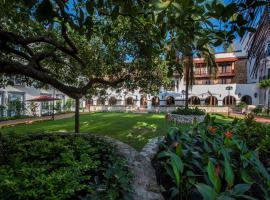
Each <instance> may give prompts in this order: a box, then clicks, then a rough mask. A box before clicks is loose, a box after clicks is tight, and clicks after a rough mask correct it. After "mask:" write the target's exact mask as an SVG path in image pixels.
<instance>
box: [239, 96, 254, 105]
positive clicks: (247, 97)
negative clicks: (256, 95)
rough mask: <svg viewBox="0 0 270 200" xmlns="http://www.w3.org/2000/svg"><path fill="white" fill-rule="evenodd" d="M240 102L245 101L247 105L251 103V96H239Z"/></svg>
mask: <svg viewBox="0 0 270 200" xmlns="http://www.w3.org/2000/svg"><path fill="white" fill-rule="evenodd" d="M241 102H244V103H246V104H247V105H251V104H252V98H251V96H249V95H245V96H243V97H242V98H241Z"/></svg>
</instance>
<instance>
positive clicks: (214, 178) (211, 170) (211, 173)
mask: <svg viewBox="0 0 270 200" xmlns="http://www.w3.org/2000/svg"><path fill="white" fill-rule="evenodd" d="M207 173H208V177H209V179H210V181H211V183H212V184H213V186H214V188H215V190H216V192H217V193H218V192H220V189H221V181H220V178H219V176H218V174H217V173H216V170H215V166H214V164H213V163H212V162H211V160H209V161H208V165H207Z"/></svg>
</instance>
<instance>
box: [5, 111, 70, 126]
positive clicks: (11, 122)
mask: <svg viewBox="0 0 270 200" xmlns="http://www.w3.org/2000/svg"><path fill="white" fill-rule="evenodd" d="M73 116H74V113H67V114H60V115H55V117H54V119H55V120H59V119H65V118H70V117H73ZM51 119H52V116H43V117H37V118H25V119H15V120H8V121H2V122H0V128H2V127H5V126H14V125H18V124H31V123H33V122H38V121H46V120H51Z"/></svg>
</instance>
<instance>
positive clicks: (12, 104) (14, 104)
mask: <svg viewBox="0 0 270 200" xmlns="http://www.w3.org/2000/svg"><path fill="white" fill-rule="evenodd" d="M7 107H8V115H9V116H11V115H12V114H13V113H14V115H15V116H21V115H22V114H23V112H24V103H23V102H22V101H21V100H20V99H15V100H12V101H9V102H8V105H7Z"/></svg>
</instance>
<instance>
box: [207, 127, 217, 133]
mask: <svg viewBox="0 0 270 200" xmlns="http://www.w3.org/2000/svg"><path fill="white" fill-rule="evenodd" d="M208 131H209V132H210V133H212V134H214V133H216V132H217V127H213V126H209V127H208Z"/></svg>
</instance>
